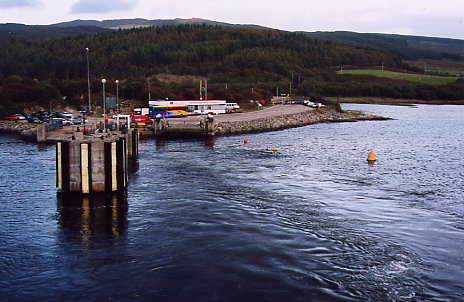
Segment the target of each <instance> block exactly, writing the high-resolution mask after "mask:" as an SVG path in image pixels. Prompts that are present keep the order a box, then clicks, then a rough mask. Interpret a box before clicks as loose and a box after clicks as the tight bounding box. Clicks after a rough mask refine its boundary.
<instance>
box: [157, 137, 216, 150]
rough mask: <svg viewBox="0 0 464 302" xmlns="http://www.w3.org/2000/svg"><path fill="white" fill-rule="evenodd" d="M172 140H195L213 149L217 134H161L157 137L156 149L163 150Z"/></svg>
mask: <svg viewBox="0 0 464 302" xmlns="http://www.w3.org/2000/svg"><path fill="white" fill-rule="evenodd" d="M172 142H189V143H191V142H194V143H195V144H197V143H198V144H203V146H204V147H205V148H206V149H213V148H214V144H215V143H216V137H215V136H194V137H188V138H186V137H185V136H161V137H157V138H156V139H155V146H156V150H162V149H163V148H164V147H166V146H167V145H169V144H171V143H172Z"/></svg>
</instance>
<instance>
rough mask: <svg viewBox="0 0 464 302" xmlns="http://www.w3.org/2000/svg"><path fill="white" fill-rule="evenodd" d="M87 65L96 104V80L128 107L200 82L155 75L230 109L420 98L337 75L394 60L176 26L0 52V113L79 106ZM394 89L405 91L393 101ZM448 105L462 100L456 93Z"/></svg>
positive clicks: (252, 32) (395, 62)
mask: <svg viewBox="0 0 464 302" xmlns="http://www.w3.org/2000/svg"><path fill="white" fill-rule="evenodd" d="M86 48H88V49H89V51H88V52H87V50H86ZM87 58H88V61H87ZM87 62H88V63H89V66H90V78H91V91H92V97H91V99H93V100H97V99H99V98H101V79H102V78H106V79H108V84H107V85H108V86H107V89H108V91H109V92H108V93H109V94H111V93H113V94H114V91H115V87H114V80H116V79H118V80H119V81H120V84H119V89H120V90H119V93H120V96H121V98H125V99H134V100H146V99H147V98H148V89H150V90H151V96H152V97H153V98H165V97H169V98H171V99H175V98H178V99H181V98H183V99H189V98H198V92H197V91H198V83H197V82H194V81H192V80H189V81H184V82H181V83H165V82H160V81H158V80H156V77H155V75H156V74H161V73H167V74H175V75H195V76H201V77H205V78H208V79H209V81H208V85H209V86H208V94H209V96H210V98H221V99H227V100H229V101H234V102H241V101H248V100H250V99H261V98H267V99H269V98H270V97H271V96H272V95H274V94H275V93H276V92H277V91H276V90H277V87H279V91H280V93H290V89H292V91H291V92H292V94H298V95H315V94H320V95H327V96H330V95H347V94H350V93H353V94H355V95H358V94H369V93H372V94H382V93H385V94H391V95H400V94H401V95H406V94H408V95H411V97H413V96H414V97H417V96H418V95H419V94H420V93H422V90H423V89H416V88H414V87H413V88H414V89H413V88H410V89H409V88H408V89H409V90H408V89H406V88H404V87H403V86H404V85H405V84H401V85H400V84H394V85H392V84H391V83H390V82H387V81H385V82H382V81H379V80H376V79H372V78H370V79H363V81H361V83H359V81H358V79H356V78H354V77H348V78H346V77H343V78H342V77H340V76H337V75H336V74H335V73H334V72H333V69H334V68H335V69H336V68H338V67H339V66H343V65H350V66H357V67H369V66H378V65H380V64H384V65H385V66H389V67H397V68H401V67H403V66H404V64H403V63H402V61H401V59H400V58H399V57H395V56H392V55H389V54H387V53H384V52H381V51H379V50H373V49H368V48H366V47H355V46H349V45H342V44H336V43H333V42H330V41H325V40H319V39H315V38H311V37H308V36H305V35H303V34H300V33H288V32H283V31H278V30H268V29H254V28H236V27H219V26H210V25H178V26H162V27H151V28H143V29H142V28H138V29H129V30H118V31H113V32H109V33H99V34H95V35H80V36H77V37H68V38H59V39H47V40H40V41H34V42H31V41H24V40H11V41H8V42H4V43H3V44H2V45H1V47H0V111H1V112H3V113H6V112H11V111H17V110H18V109H20V108H21V107H24V106H32V105H34V104H38V105H42V106H45V105H47V104H48V105H50V104H51V103H56V104H69V105H78V104H81V103H84V104H85V102H83V99H82V97H83V96H84V99H87ZM147 78H148V79H150V88H148V82H147ZM360 85H361V86H362V88H361V87H360ZM402 85H403V86H402ZM411 85H413V84H411ZM290 87H291V88H290ZM379 87H385V89H384V88H379ZM450 88H453V87H450ZM391 89H393V90H395V91H408V92H407V93H406V92H401V93H396V94H395V93H390V90H391ZM430 89H432V88H427V89H426V90H430ZM443 89H445V88H443ZM445 90H446V89H445ZM411 91H412V92H411ZM430 94H431V95H434V93H433V92H430ZM435 95H440V96H441V95H444V96H446V95H445V93H441V92H435ZM383 96H386V95H383ZM448 97H449V98H456V97H459V93H457V94H455V93H454V92H453V93H451V94H449V95H448Z"/></svg>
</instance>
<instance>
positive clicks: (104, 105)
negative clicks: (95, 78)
mask: <svg viewBox="0 0 464 302" xmlns="http://www.w3.org/2000/svg"><path fill="white" fill-rule="evenodd" d="M105 83H106V79H102V84H103V129H106V123H105V122H106V100H105Z"/></svg>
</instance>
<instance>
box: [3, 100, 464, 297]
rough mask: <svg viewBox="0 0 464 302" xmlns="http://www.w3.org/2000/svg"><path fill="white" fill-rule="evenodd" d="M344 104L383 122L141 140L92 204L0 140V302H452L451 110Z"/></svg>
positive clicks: (460, 277)
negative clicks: (109, 190)
mask: <svg viewBox="0 0 464 302" xmlns="http://www.w3.org/2000/svg"><path fill="white" fill-rule="evenodd" d="M344 107H345V108H346V109H354V110H362V111H366V112H369V113H376V114H380V115H383V116H388V117H392V118H394V119H393V120H389V121H381V122H356V123H339V124H318V125H311V126H306V127H302V128H296V129H289V130H284V131H277V132H270V133H261V134H253V135H243V136H229V137H219V138H216V139H210V140H154V139H153V140H146V141H143V142H142V143H141V146H140V152H141V153H140V157H139V158H138V160H137V162H136V163H134V167H133V168H134V170H135V171H134V173H133V174H132V175H131V177H130V186H129V189H128V191H127V194H122V195H119V196H106V197H105V196H103V197H101V196H100V197H93V198H91V199H88V198H87V199H86V198H71V197H58V196H57V195H56V190H55V170H54V169H55V165H54V156H55V149H54V146H38V145H35V144H29V143H24V142H21V141H18V140H16V139H14V138H13V137H8V136H3V137H0V160H1V162H2V168H1V173H0V225H1V226H2V227H1V228H0V257H1V258H0V296H1V297H2V300H5V301H40V300H52V301H63V300H67V301H105V300H109V301H132V300H139V301H140V300H141V301H366V300H368V301H462V300H464V285H463V284H464V261H463V260H464V259H463V258H464V207H463V202H464V197H463V185H464V181H463V179H464V159H463V154H464V153H463V149H464V135H463V133H464V121H463V119H464V107H459V106H424V105H420V106H417V107H398V106H379V105H345V106H344ZM245 139H246V140H248V143H247V144H244V143H243V140H245ZM273 148H277V152H273ZM370 151H374V152H375V154H376V155H377V158H378V161H377V162H376V163H375V164H374V165H373V166H371V165H368V164H367V162H366V157H367V154H368V153H369V152H370Z"/></svg>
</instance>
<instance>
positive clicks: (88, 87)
mask: <svg viewBox="0 0 464 302" xmlns="http://www.w3.org/2000/svg"><path fill="white" fill-rule="evenodd" d="M85 50H86V52H87V89H88V93H89V109H88V111H89V115H90V111H92V108H90V107H91V104H90V65H89V48H88V47H86V48H85Z"/></svg>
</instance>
